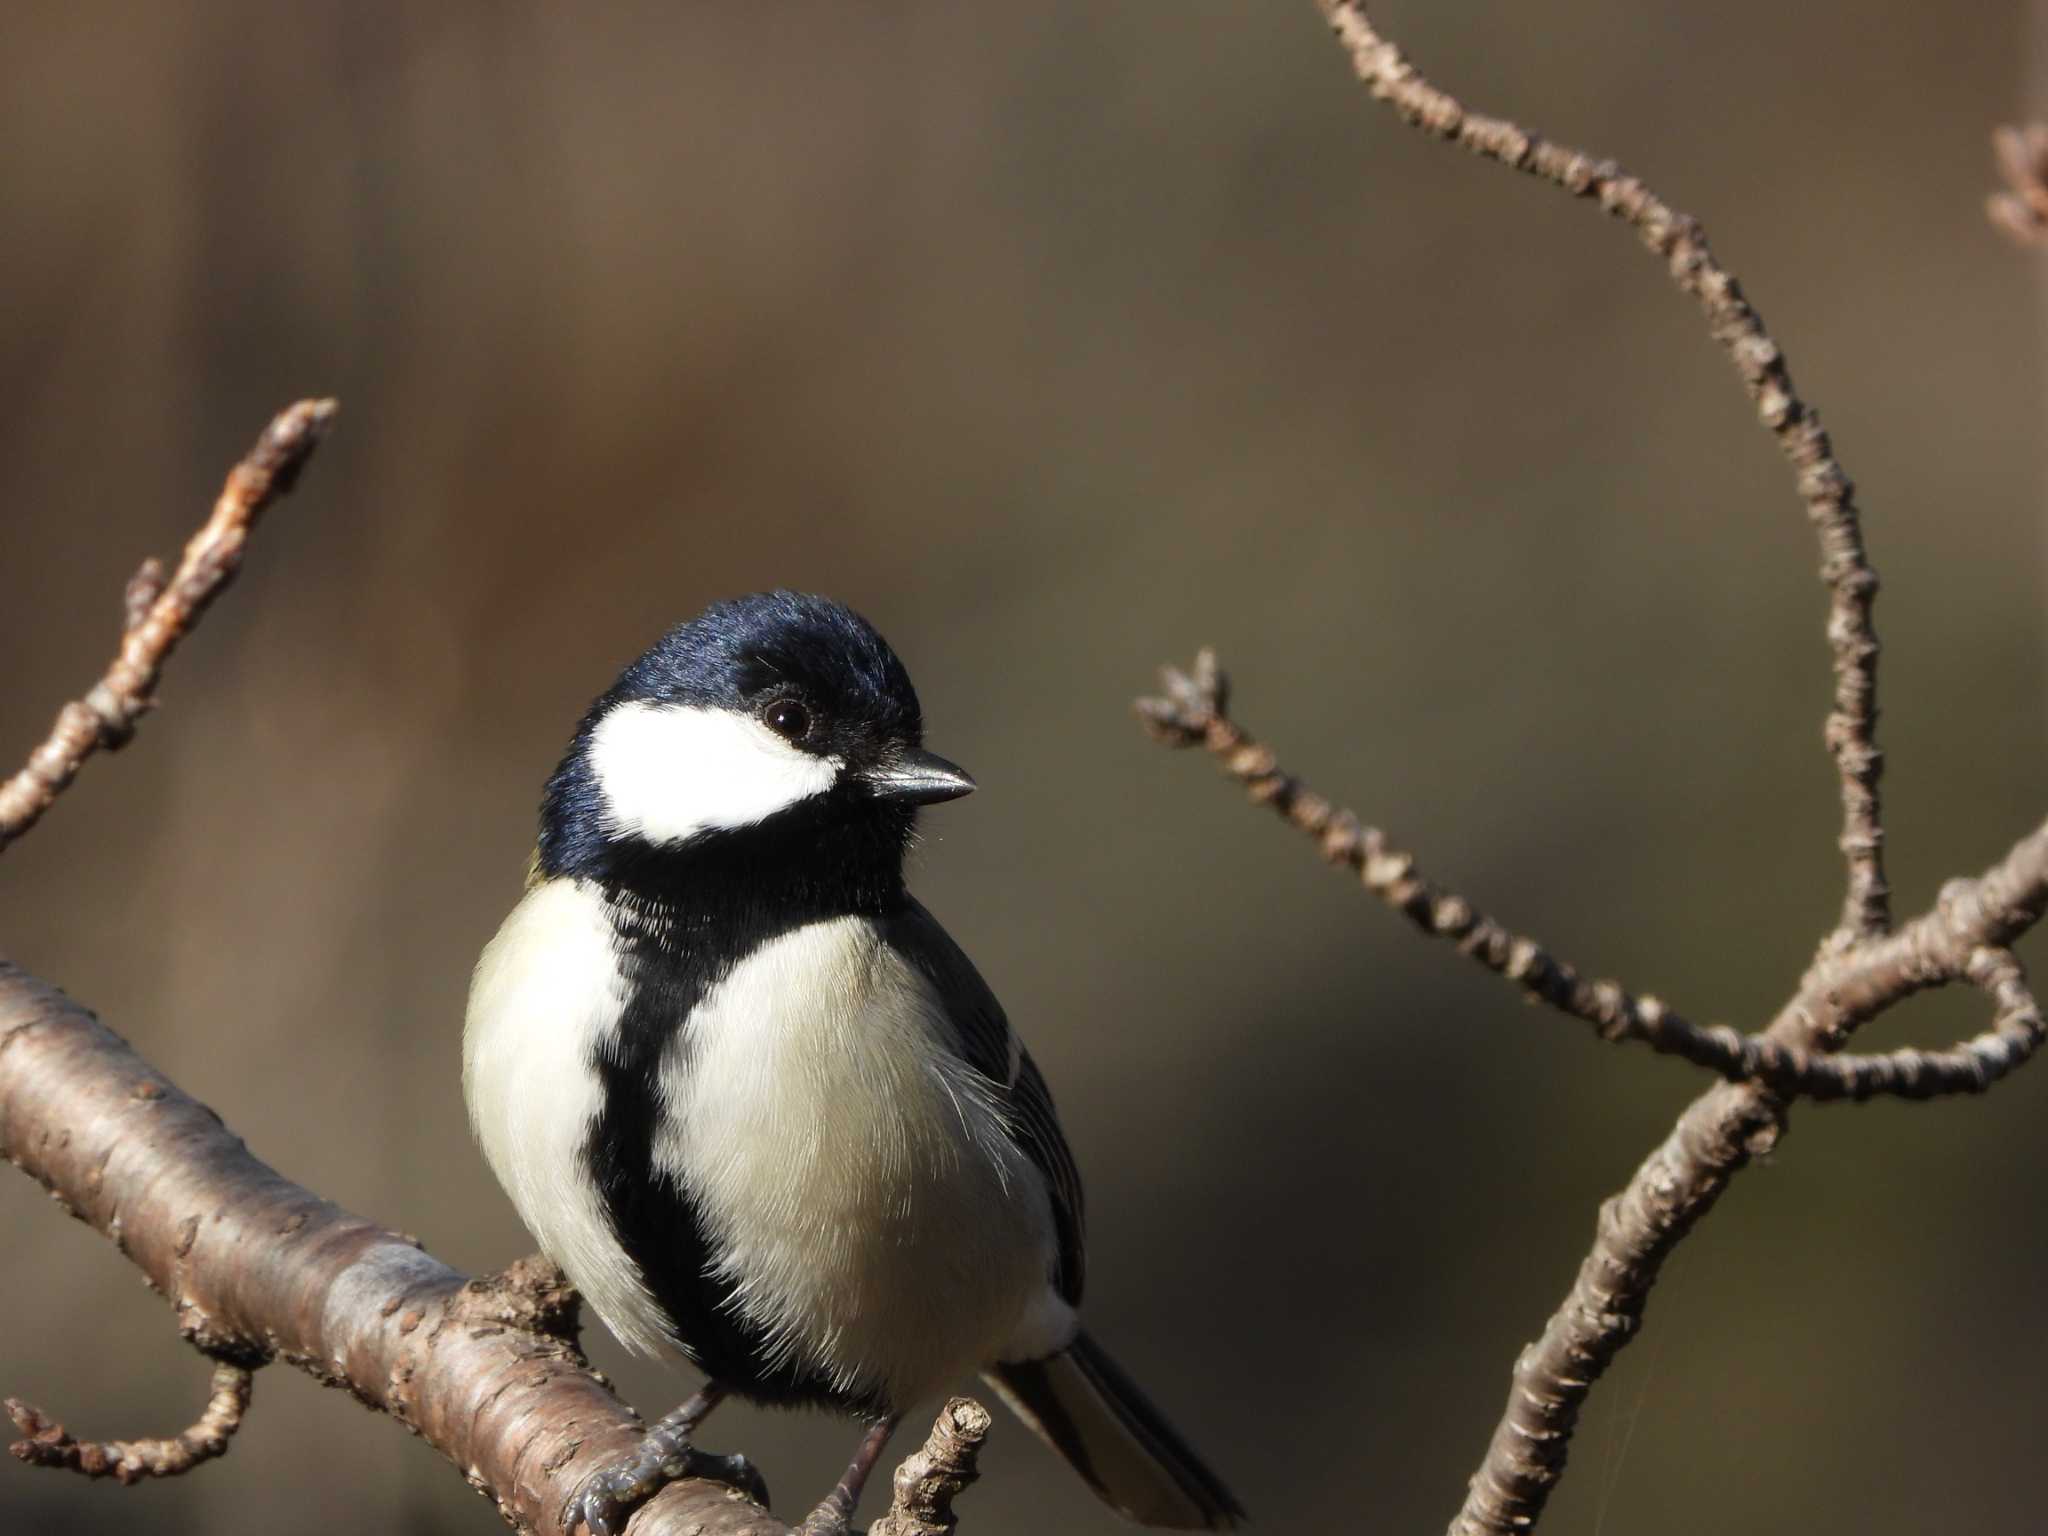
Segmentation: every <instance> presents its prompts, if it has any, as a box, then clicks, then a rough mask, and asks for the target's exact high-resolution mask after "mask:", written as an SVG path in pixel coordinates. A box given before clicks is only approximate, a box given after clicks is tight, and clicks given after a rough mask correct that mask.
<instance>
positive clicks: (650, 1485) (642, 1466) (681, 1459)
mask: <svg viewBox="0 0 2048 1536" xmlns="http://www.w3.org/2000/svg"><path fill="white" fill-rule="evenodd" d="M686 1477H702V1478H708V1479H710V1480H711V1481H712V1482H714V1483H725V1484H727V1485H729V1486H731V1487H733V1488H737V1489H738V1490H739V1491H740V1492H741V1493H743V1494H745V1495H746V1496H747V1497H748V1498H750V1499H752V1500H753V1501H754V1502H755V1503H756V1504H759V1505H760V1506H761V1507H762V1508H763V1509H766V1508H767V1507H768V1484H767V1483H766V1482H765V1481H763V1480H762V1477H761V1474H760V1471H759V1470H758V1469H757V1468H756V1467H755V1466H754V1464H753V1463H752V1462H751V1461H749V1460H747V1458H746V1457H744V1456H742V1455H740V1454H739V1453H738V1452H734V1453H733V1454H732V1455H730V1456H719V1455H715V1454H713V1453H712V1452H710V1451H700V1450H698V1449H697V1448H696V1447H695V1446H693V1445H692V1444H690V1442H689V1439H688V1437H687V1436H686V1435H684V1434H682V1433H680V1432H677V1431H673V1430H669V1429H667V1428H665V1427H664V1426H662V1425H656V1426H655V1427H654V1428H653V1429H652V1430H650V1431H649V1432H648V1434H647V1437H646V1438H645V1439H643V1440H642V1441H641V1442H640V1445H639V1447H638V1449H636V1450H635V1451H634V1452H633V1454H632V1455H631V1456H628V1457H626V1458H625V1459H624V1460H623V1461H617V1462H614V1463H612V1465H610V1466H608V1467H600V1468H598V1470H597V1471H595V1472H593V1473H591V1474H590V1476H589V1477H588V1478H587V1479H585V1480H584V1483H583V1486H582V1487H581V1488H578V1489H577V1490H576V1492H575V1494H574V1496H573V1497H571V1498H570V1500H569V1502H568V1504H567V1505H565V1506H564V1507H563V1510H562V1529H563V1530H565V1531H573V1530H575V1529H576V1527H577V1526H578V1525H579V1524H580V1525H582V1526H583V1528H584V1529H585V1530H586V1531H588V1532H589V1533H590V1536H619V1533H620V1532H621V1531H623V1530H625V1528H626V1522H627V1521H628V1520H630V1519H632V1518H633V1511H634V1510H636V1509H638V1508H639V1507H640V1506H641V1505H642V1504H645V1503H646V1502H647V1501H648V1500H649V1499H651V1498H653V1497H654V1496H655V1495H656V1494H657V1493H659V1492H661V1490H662V1489H663V1488H666V1487H667V1486H668V1485H669V1484H670V1483H674V1482H680V1481H681V1480H682V1479H683V1478H686ZM839 1530H840V1532H841V1533H842V1536H843V1533H844V1531H845V1530H846V1525H845V1522H844V1521H841V1522H840V1526H839Z"/></svg>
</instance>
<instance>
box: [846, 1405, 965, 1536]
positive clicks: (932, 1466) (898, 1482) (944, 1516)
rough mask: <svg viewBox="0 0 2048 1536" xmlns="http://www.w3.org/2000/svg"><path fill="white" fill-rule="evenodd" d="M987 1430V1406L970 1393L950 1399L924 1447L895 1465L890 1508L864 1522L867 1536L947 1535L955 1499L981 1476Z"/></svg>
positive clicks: (949, 1533)
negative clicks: (980, 1470) (982, 1449)
mask: <svg viewBox="0 0 2048 1536" xmlns="http://www.w3.org/2000/svg"><path fill="white" fill-rule="evenodd" d="M988 1431H989V1416H988V1410H987V1409H986V1408H984V1407H982V1406H981V1404H979V1403H977V1402H975V1401H974V1399H973V1398H970V1397H956V1398H954V1399H952V1400H951V1401H950V1402H948V1403H947V1404H946V1406H945V1407H944V1408H942V1409H940V1410H939V1416H938V1419H937V1420H936V1421H935V1422H934V1423H933V1424H932V1432H931V1433H930V1434H929V1435H927V1436H926V1437H925V1442H924V1447H923V1449H921V1450H918V1451H914V1452H912V1453H911V1454H910V1455H909V1456H907V1457H905V1458H904V1461H903V1465H902V1466H900V1467H898V1468H897V1469H896V1478H895V1489H896V1494H895V1497H894V1498H893V1499H892V1500H891V1501H890V1504H889V1512H888V1513H887V1514H885V1515H884V1516H882V1518H881V1519H879V1520H877V1521H876V1522H875V1523H874V1524H873V1525H871V1526H869V1527H868V1536H951V1532H952V1530H953V1527H954V1525H955V1523H956V1522H955V1520H954V1518H953V1500H954V1499H956V1498H958V1497H959V1496H960V1494H961V1493H962V1492H963V1491H964V1490H965V1489H966V1488H967V1487H968V1486H969V1485H970V1484H971V1483H973V1481H974V1480H975V1478H977V1477H978V1476H980V1472H979V1470H978V1469H977V1467H976V1462H977V1461H978V1459H979V1458H980V1456H981V1447H982V1442H983V1441H985V1440H986V1439H987V1438H988Z"/></svg>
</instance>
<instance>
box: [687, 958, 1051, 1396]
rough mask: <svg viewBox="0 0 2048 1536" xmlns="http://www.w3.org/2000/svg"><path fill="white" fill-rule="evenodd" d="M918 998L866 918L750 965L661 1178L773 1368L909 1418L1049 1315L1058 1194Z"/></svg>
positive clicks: (704, 1010)
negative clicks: (872, 1393) (703, 1232)
mask: <svg viewBox="0 0 2048 1536" xmlns="http://www.w3.org/2000/svg"><path fill="white" fill-rule="evenodd" d="M938 1009H939V1002H938V999H937V998H936V997H935V996H933V994H932V992H931V990H930V988H929V987H928V985H927V984H926V983H925V982H924V980H923V978H922V977H920V976H919V975H917V974H916V973H915V972H914V971H912V970H911V969H910V968H909V967H908V966H907V965H906V964H905V963H904V962H903V961H902V959H901V958H899V957H898V956H897V955H896V953H895V952H894V951H893V950H891V949H889V948H888V947H887V946H885V945H883V944H882V943H881V942H880V941H879V940H878V939H877V938H876V936H875V934H874V931H873V929H872V928H871V926H870V925H869V924H867V923H866V922H864V921H862V920H859V919H854V918H842V919H835V920H832V921H829V922H822V923H816V924H813V925H811V926H809V927H806V928H802V929H798V930H796V931H794V932H792V933H789V934H785V935H783V936H782V937H780V938H777V939H775V940H773V941H771V942H770V943H768V944H767V945H765V946H763V947H762V948H761V949H760V950H758V951H756V952H755V953H754V954H753V955H751V956H750V957H749V958H748V959H747V960H746V961H744V962H743V963H742V964H741V965H740V966H738V967H737V968H736V969H735V970H734V971H733V973H732V974H731V975H730V976H729V977H728V978H727V979H726V980H725V981H724V982H723V983H722V984H720V985H719V986H718V987H717V988H715V989H714V990H713V991H712V992H711V993H710V995H709V996H707V997H706V998H705V1000H704V1001H703V1003H701V1004H700V1005H699V1007H698V1010H697V1012H696V1014H695V1015H694V1016H693V1018H692V1020H691V1028H690V1032H689V1037H688V1039H687V1041H686V1042H685V1041H682V1040H679V1041H678V1043H677V1045H676V1047H675V1048H673V1049H672V1050H671V1051H670V1053H669V1056H668V1058H667V1059H666V1060H665V1062H664V1064H663V1071H662V1097H663V1101H664V1108H665V1111H666V1114H665V1117H664V1122H663V1125H662V1128H661V1130H660V1132H659V1133H658V1134H657V1136H656V1139H655V1148H654V1154H655V1160H656V1162H657V1163H658V1164H659V1165H660V1166H661V1167H663V1168H664V1169H666V1170H667V1171H669V1172H671V1173H672V1174H674V1175H675V1176H676V1177H678V1178H679V1179H680V1180H682V1182H683V1183H684V1184H685V1186H686V1187H687V1188H688V1189H689V1190H690V1193H691V1194H692V1196H693V1197H694V1198H695V1200H696V1202H697V1205H698V1207H699V1209H700V1210H701V1212H702V1213H703V1216H704V1220H705V1223H706V1226H707V1228H708V1233H707V1235H708V1236H709V1237H710V1239H711V1247H712V1251H713V1252H714V1253H716V1254H718V1255H719V1258H718V1260H717V1265H718V1269H719V1271H720V1272H721V1273H722V1274H723V1275H725V1276H727V1277H728V1278H730V1279H731V1280H733V1281H734V1282H735V1284H736V1285H737V1287H738V1301H739V1304H740V1305H741V1306H742V1307H743V1308H744V1309H745V1311H746V1312H747V1314H748V1315H749V1316H750V1317H751V1318H752V1319H753V1320H754V1321H755V1322H756V1323H758V1324H759V1325H761V1326H762V1327H763V1328H765V1329H766V1330H767V1331H768V1333H769V1336H770V1337H771V1339H772V1340H773V1342H774V1347H775V1348H776V1349H777V1350H778V1351H780V1352H783V1353H784V1354H785V1355H786V1356H787V1357H788V1358H793V1359H797V1360H802V1361H804V1362H806V1363H808V1364H809V1365H811V1366H813V1367H814V1368H816V1369H818V1370H819V1371H821V1372H822V1373H823V1374H825V1375H826V1376H827V1377H828V1378H829V1379H830V1380H831V1381H832V1382H833V1383H834V1385H835V1386H838V1387H840V1388H842V1389H846V1390H851V1391H868V1390H877V1389H878V1390H879V1391H880V1392H881V1393H882V1394H883V1395H884V1396H885V1397H886V1398H887V1399H888V1400H889V1401H891V1402H893V1403H895V1404H897V1405H899V1406H902V1407H908V1406H909V1405H911V1404H913V1403H915V1402H917V1401H919V1400H921V1399H924V1398H927V1397H930V1396H932V1395H934V1394H935V1393H938V1392H941V1391H944V1390H945V1389H946V1388H948V1387H949V1386H951V1385H953V1384H954V1383H955V1382H956V1381H957V1380H958V1378H960V1377H961V1376H964V1375H966V1374H968V1373H970V1372H972V1371H974V1370H976V1369H978V1368H980V1367H981V1366H982V1365H985V1364H987V1363H988V1362H989V1361H991V1360H994V1359H995V1358H997V1357H998V1356H999V1355H1000V1354H1002V1353H1003V1352H1004V1351H1005V1350H1006V1348H1007V1347H1008V1346H1009V1344H1010V1342H1011V1340H1012V1339H1014V1338H1015V1337H1016V1336H1017V1334H1018V1331H1019V1329H1020V1328H1023V1327H1025V1326H1027V1324H1028V1322H1029V1321H1030V1320H1031V1319H1033V1318H1035V1317H1036V1316H1037V1315H1038V1314H1039V1313H1041V1312H1043V1310H1044V1309H1045V1306H1046V1303H1047V1298H1048V1296H1049V1285H1048V1281H1047V1275H1048V1271H1049V1268H1050V1265H1051V1261H1052V1256H1053V1254H1054V1251H1055V1241H1056V1239H1055V1236H1054V1228H1053V1222H1052V1212H1051V1206H1050V1202H1049V1200H1048V1197H1047V1194H1046V1191H1045V1186H1044V1183H1043V1179H1042V1177H1041V1175H1040V1174H1039V1172H1038V1170H1037V1169H1036V1168H1035V1167H1034V1166H1033V1165H1032V1164H1031V1162H1030V1161H1029V1159H1028V1158H1027V1157H1026V1156H1025V1155H1024V1154H1023V1153H1022V1152H1021V1151H1019V1150H1018V1149H1017V1148H1016V1147H1015V1145H1014V1144H1013V1143H1012V1142H1011V1140H1010V1138H1009V1136H1008V1135H1007V1134H1006V1132H1005V1130H1004V1127H1003V1125H1002V1122H1001V1118H1000V1115H999V1112H998V1111H997V1110H996V1109H995V1107H994V1106H993V1105H992V1104H991V1103H990V1101H989V1098H988V1092H987V1088H986V1085H985V1084H984V1083H983V1080H982V1079H981V1078H980V1077H979V1076H978V1075H977V1074H976V1073H974V1072H973V1071H972V1070H971V1069H970V1068H968V1067H967V1066H966V1065H965V1064H964V1063H962V1062H961V1061H960V1060H959V1059H958V1058H957V1057H956V1056H954V1055H953V1054H952V1052H951V1051H949V1050H946V1049H944V1048H942V1047H941V1045H940V1041H941V1040H942V1039H943V1038H945V1037H944V1034H943V1033H942V1032H943V1031H944V1030H945V1029H946V1025H945V1024H944V1022H943V1019H942V1017H941V1016H940V1014H939V1012H938Z"/></svg>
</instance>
